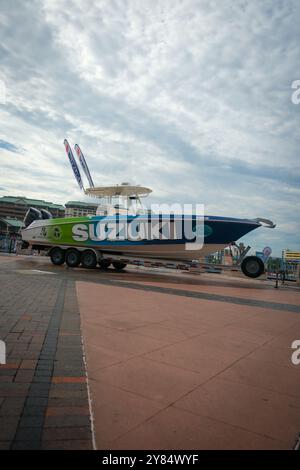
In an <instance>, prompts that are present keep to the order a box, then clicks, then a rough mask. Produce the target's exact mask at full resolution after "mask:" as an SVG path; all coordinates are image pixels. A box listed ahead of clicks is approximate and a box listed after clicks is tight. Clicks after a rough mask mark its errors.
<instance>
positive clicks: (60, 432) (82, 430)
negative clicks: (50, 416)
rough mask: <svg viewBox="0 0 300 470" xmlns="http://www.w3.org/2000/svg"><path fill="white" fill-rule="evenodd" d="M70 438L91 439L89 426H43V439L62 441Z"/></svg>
mask: <svg viewBox="0 0 300 470" xmlns="http://www.w3.org/2000/svg"><path fill="white" fill-rule="evenodd" d="M66 437H67V438H68V440H71V439H76V440H78V439H80V440H85V439H91V437H92V436H91V428H90V426H75V427H66V428H64V427H61V428H45V430H44V432H43V436H42V439H43V441H64V440H66Z"/></svg>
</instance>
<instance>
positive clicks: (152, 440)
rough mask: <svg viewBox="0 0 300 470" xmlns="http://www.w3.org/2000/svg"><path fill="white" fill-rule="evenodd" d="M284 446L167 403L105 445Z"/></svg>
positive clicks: (181, 447)
mask: <svg viewBox="0 0 300 470" xmlns="http://www.w3.org/2000/svg"><path fill="white" fill-rule="evenodd" d="M145 443H147V448H149V449H153V450H158V449H164V450H176V449H179V450H180V449H198V450H203V449H207V450H210V449H225V450H229V449H240V450H242V449H249V450H250V449H286V448H288V447H287V445H286V444H285V443H283V442H280V441H276V440H274V439H270V438H268V437H265V436H261V435H258V434H255V433H252V432H248V431H245V430H243V429H241V428H239V427H235V426H231V425H229V424H226V423H222V422H220V421H216V420H213V419H210V418H207V417H204V416H199V415H195V414H192V413H189V412H187V411H183V410H177V409H175V408H173V407H168V408H167V409H166V410H163V411H162V412H160V413H158V414H157V415H155V416H154V417H153V418H151V419H149V420H148V421H147V422H145V423H143V424H141V425H140V426H138V427H137V428H135V429H134V430H133V431H130V432H128V433H126V434H125V435H124V436H123V437H121V438H119V439H116V440H115V441H113V442H108V443H107V444H106V447H102V448H109V449H123V450H125V449H144V448H145Z"/></svg>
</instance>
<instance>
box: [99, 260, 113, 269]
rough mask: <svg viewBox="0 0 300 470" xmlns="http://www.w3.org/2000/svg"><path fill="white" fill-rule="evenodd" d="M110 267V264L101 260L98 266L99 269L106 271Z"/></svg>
mask: <svg viewBox="0 0 300 470" xmlns="http://www.w3.org/2000/svg"><path fill="white" fill-rule="evenodd" d="M110 265H111V262H110V261H108V260H107V259H102V260H100V261H99V266H100V268H101V269H108V268H109V267H110Z"/></svg>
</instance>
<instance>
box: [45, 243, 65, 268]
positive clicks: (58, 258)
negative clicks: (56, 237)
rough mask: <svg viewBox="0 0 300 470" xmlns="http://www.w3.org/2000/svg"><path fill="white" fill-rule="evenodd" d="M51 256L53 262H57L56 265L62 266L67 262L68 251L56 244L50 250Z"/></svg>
mask: <svg viewBox="0 0 300 470" xmlns="http://www.w3.org/2000/svg"><path fill="white" fill-rule="evenodd" d="M49 256H50V259H51V262H52V263H53V264H55V266H60V265H62V264H64V262H65V258H66V253H65V250H63V249H62V248H59V247H58V246H56V247H55V248H52V249H51V250H50V252H49Z"/></svg>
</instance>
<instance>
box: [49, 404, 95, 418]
mask: <svg viewBox="0 0 300 470" xmlns="http://www.w3.org/2000/svg"><path fill="white" fill-rule="evenodd" d="M46 416H90V410H89V407H88V406H65V407H62V406H59V407H54V406H48V407H47V410H46Z"/></svg>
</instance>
